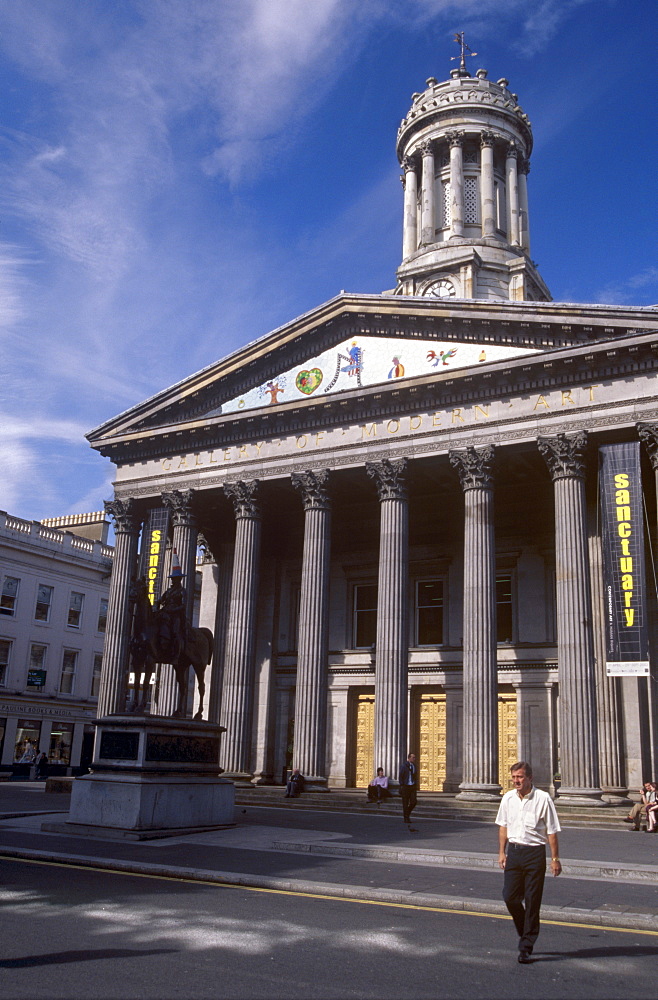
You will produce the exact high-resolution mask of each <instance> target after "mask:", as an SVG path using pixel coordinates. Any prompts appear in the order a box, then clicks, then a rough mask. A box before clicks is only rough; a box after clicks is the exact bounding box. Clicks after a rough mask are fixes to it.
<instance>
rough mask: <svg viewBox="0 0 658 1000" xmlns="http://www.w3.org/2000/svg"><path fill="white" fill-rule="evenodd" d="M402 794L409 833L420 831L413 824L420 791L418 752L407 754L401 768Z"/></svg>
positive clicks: (403, 812) (403, 811) (404, 819)
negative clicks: (412, 819)
mask: <svg viewBox="0 0 658 1000" xmlns="http://www.w3.org/2000/svg"><path fill="white" fill-rule="evenodd" d="M399 781H400V795H401V797H402V819H403V822H405V823H406V824H407V826H408V827H409V833H418V830H417V829H416V828H415V827H414V826H412V825H411V813H412V812H413V810H414V809H415V807H416V800H417V794H416V793H417V792H418V769H417V768H416V754H415V753H410V754H407V759H406V761H405V762H404V764H403V765H402V767H401V768H400V777H399Z"/></svg>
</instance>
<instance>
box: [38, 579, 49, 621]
mask: <svg viewBox="0 0 658 1000" xmlns="http://www.w3.org/2000/svg"><path fill="white" fill-rule="evenodd" d="M52 602H53V588H52V587H48V586H46V584H45V583H40V584H39V586H38V588H37V606H36V608H35V609H34V620H35V622H47V621H49V619H50V605H51V604H52Z"/></svg>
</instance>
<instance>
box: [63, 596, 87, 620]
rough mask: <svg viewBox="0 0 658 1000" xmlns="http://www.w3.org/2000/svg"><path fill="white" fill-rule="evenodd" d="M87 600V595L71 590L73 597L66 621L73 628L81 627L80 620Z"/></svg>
mask: <svg viewBox="0 0 658 1000" xmlns="http://www.w3.org/2000/svg"><path fill="white" fill-rule="evenodd" d="M84 602H85V595H84V594H78V593H76V591H75V590H73V591H71V597H70V600H69V615H68V619H67V621H66V624H67V625H70V626H71V628H80V620H81V618H82V605H83V604H84Z"/></svg>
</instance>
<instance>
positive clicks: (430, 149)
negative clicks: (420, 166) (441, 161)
mask: <svg viewBox="0 0 658 1000" xmlns="http://www.w3.org/2000/svg"><path fill="white" fill-rule="evenodd" d="M418 148H419V149H420V152H421V155H422V156H434V143H433V142H432V140H431V139H425V140H424V142H421V144H420V146H419V147H418Z"/></svg>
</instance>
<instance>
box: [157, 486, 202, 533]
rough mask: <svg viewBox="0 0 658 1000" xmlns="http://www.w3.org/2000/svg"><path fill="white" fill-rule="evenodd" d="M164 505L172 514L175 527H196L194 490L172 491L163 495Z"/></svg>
mask: <svg viewBox="0 0 658 1000" xmlns="http://www.w3.org/2000/svg"><path fill="white" fill-rule="evenodd" d="M161 497H162V503H163V506H164V507H167V508H168V510H169V511H170V513H171V520H172V523H173V525H174V527H189V528H191V527H194V524H195V519H194V512H193V509H192V504H193V501H194V490H170V491H169V492H168V493H162V494H161Z"/></svg>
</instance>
